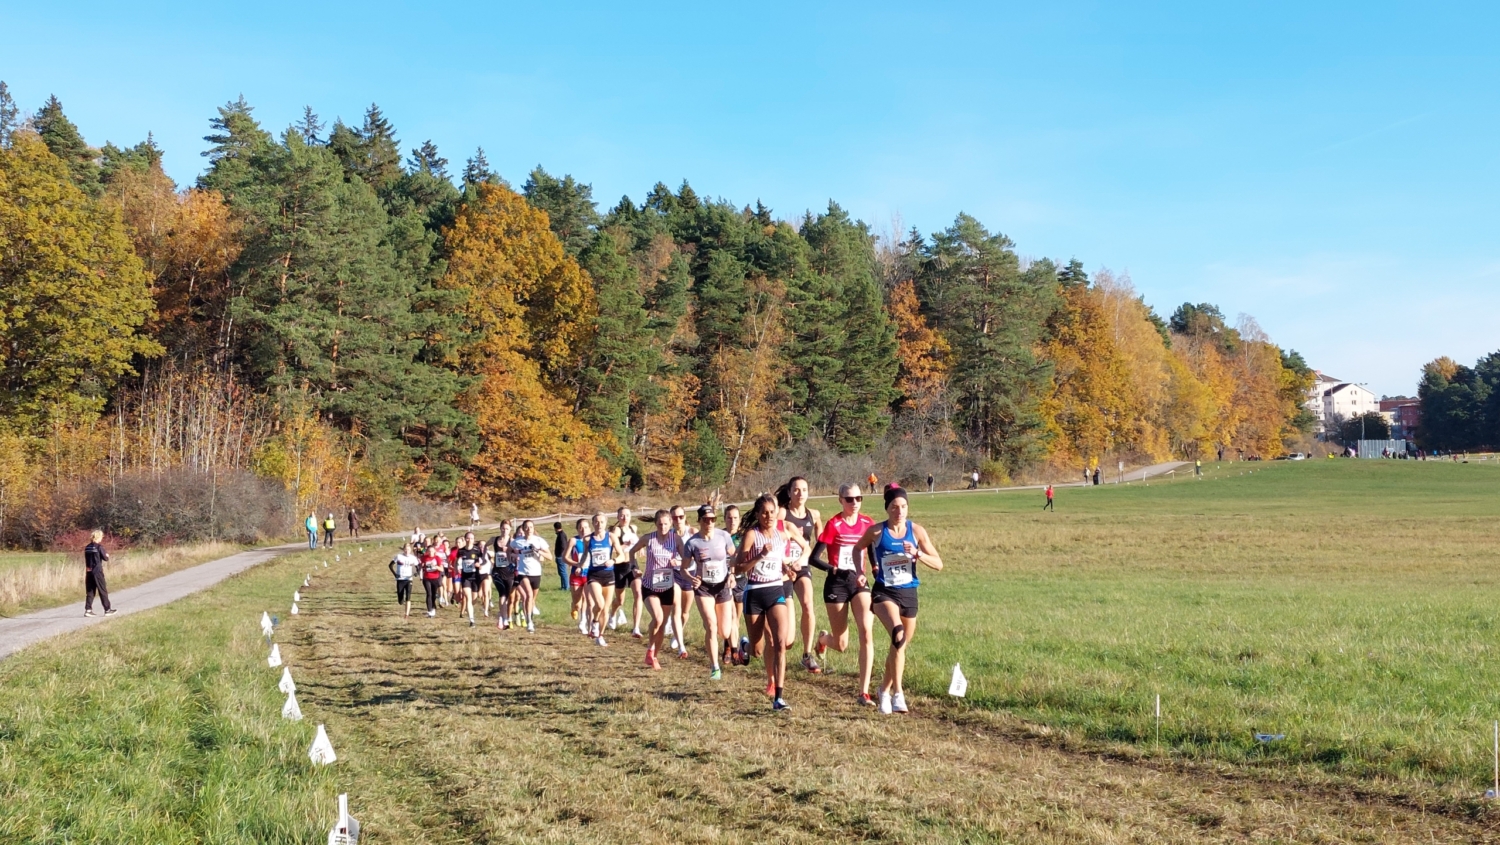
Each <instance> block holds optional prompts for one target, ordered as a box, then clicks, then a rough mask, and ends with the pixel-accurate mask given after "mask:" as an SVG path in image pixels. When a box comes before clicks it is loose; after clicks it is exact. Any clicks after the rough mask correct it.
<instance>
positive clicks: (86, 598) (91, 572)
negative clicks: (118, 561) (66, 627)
mask: <svg viewBox="0 0 1500 845" xmlns="http://www.w3.org/2000/svg"><path fill="white" fill-rule="evenodd" d="M108 560H109V552H107V551H105V550H104V532H103V531H98V530H95V531H94V533H93V534H90V535H89V544H88V545H87V546H84V547H83V615H84V616H93V615H94V594H95V593H98V594H99V606H100V607H103V608H104V615H105V616H109V615H110V614H112V613H114V612H115V609H114V607H113V606H112V605H110V603H109V588H108V587H107V586H106V585H105V583H104V564H105V562H106V561H108Z"/></svg>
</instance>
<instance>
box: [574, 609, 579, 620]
mask: <svg viewBox="0 0 1500 845" xmlns="http://www.w3.org/2000/svg"><path fill="white" fill-rule="evenodd" d="M573 618H574V619H577V618H578V611H577V610H574V611H573Z"/></svg>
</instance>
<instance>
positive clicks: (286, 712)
mask: <svg viewBox="0 0 1500 845" xmlns="http://www.w3.org/2000/svg"><path fill="white" fill-rule="evenodd" d="M281 718H283V719H291V720H292V721H293V722H300V721H302V708H301V707H298V706H297V694H296V693H295V692H289V693H287V694H286V704H283V705H281Z"/></svg>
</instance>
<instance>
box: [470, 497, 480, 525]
mask: <svg viewBox="0 0 1500 845" xmlns="http://www.w3.org/2000/svg"><path fill="white" fill-rule="evenodd" d="M478 524H479V503H478V502H475V503H474V504H472V505H469V525H470V526H471V527H472V526H475V525H478Z"/></svg>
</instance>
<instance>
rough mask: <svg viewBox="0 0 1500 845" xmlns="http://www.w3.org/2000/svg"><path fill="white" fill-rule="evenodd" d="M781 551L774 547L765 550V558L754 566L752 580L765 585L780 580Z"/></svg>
mask: <svg viewBox="0 0 1500 845" xmlns="http://www.w3.org/2000/svg"><path fill="white" fill-rule="evenodd" d="M782 560H783V558H782V556H781V551H780V550H779V549H777V548H776V547H775V546H774V545H773V546H771V547H770V548H768V549H766V556H765V557H763V558H761V559H760V560H759V561H757V562H756V564H755V575H756V577H755V578H754V579H752V580H755V581H759V582H761V583H765V582H767V581H779V580H781V561H782Z"/></svg>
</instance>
